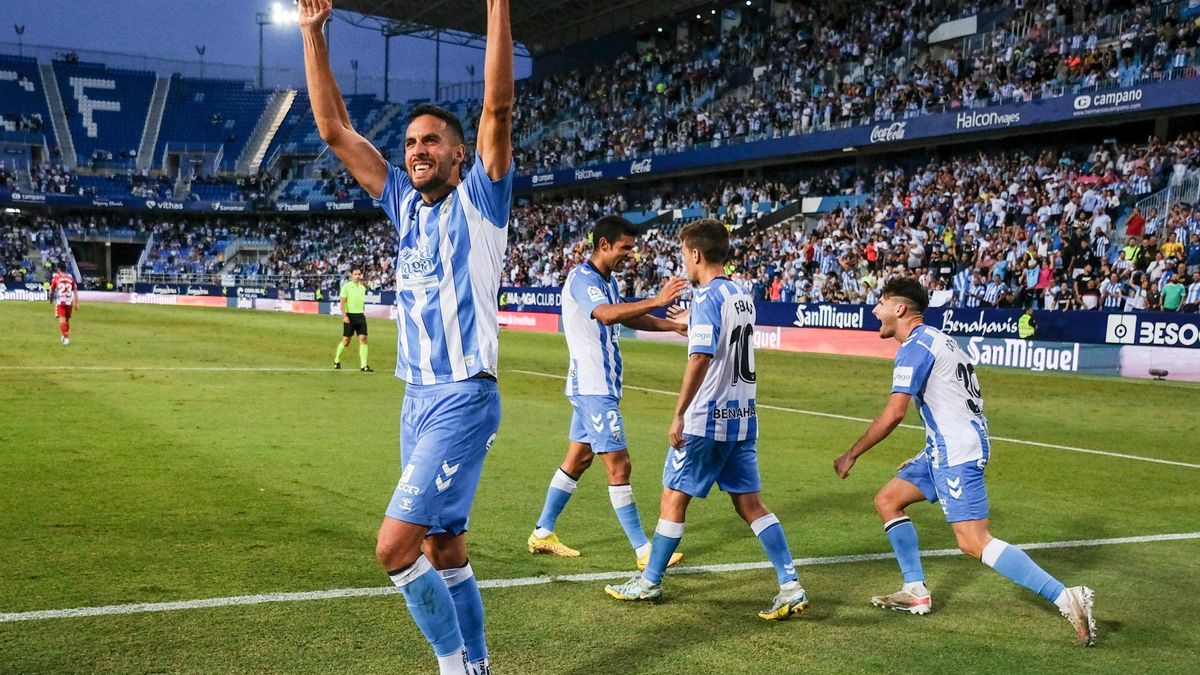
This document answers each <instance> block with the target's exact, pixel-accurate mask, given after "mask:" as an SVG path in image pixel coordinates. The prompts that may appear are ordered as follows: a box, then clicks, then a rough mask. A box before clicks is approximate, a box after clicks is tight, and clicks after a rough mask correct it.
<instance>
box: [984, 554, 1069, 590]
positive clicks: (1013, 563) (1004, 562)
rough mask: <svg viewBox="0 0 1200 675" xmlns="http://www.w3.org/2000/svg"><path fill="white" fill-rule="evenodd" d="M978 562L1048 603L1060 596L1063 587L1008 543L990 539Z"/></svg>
mask: <svg viewBox="0 0 1200 675" xmlns="http://www.w3.org/2000/svg"><path fill="white" fill-rule="evenodd" d="M980 560H982V561H983V564H984V565H987V566H988V567H991V568H992V569H994V570H996V571H997V572H999V573H1000V574H1003V575H1004V576H1006V577H1008V578H1009V579H1011V580H1013V581H1015V582H1017V583H1018V584H1021V585H1022V586H1024V587H1025V588H1028V589H1029V590H1031V591H1033V592H1034V593H1037V594H1038V595H1040V596H1042V597H1043V598H1045V599H1047V600H1049V601H1050V602H1056V601H1057V600H1058V597H1059V596H1060V595H1061V594H1062V592H1063V589H1064V586H1063V584H1062V582H1061V581H1059V580H1058V579H1055V578H1054V577H1052V576H1050V575H1049V574H1048V573H1047V572H1046V570H1044V569H1042V568H1041V567H1038V564H1037V563H1035V562H1033V560H1032V559H1031V558H1030V557H1029V556H1028V555H1026V554H1025V552H1024V551H1022V550H1021V549H1019V548H1017V547H1016V546H1010V545H1009V544H1008V542H1005V541H1001V540H999V539H992V540H991V541H989V542H988V545H987V546H984V547H983V555H981V556H980Z"/></svg>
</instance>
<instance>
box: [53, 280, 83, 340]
mask: <svg viewBox="0 0 1200 675" xmlns="http://www.w3.org/2000/svg"><path fill="white" fill-rule="evenodd" d="M50 302H51V303H52V304H53V305H54V315H55V316H57V317H58V330H59V331H60V332H61V333H62V343H63V344H64V345H69V344H71V314H73V313H74V312H75V310H76V309H78V308H79V284H76V283H75V279H74V278H73V277H72V276H71V275H70V274H67V266H66V265H64V264H62V263H58V266H57V267H56V268H55V272H54V276H53V277H51V279H50Z"/></svg>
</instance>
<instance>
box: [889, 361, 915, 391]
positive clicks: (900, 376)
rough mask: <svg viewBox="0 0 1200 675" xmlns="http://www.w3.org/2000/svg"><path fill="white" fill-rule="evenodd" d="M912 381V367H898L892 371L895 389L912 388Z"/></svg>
mask: <svg viewBox="0 0 1200 675" xmlns="http://www.w3.org/2000/svg"><path fill="white" fill-rule="evenodd" d="M912 379H913V369H912V366H896V369H895V370H893V371H892V386H893V387H910V386H912Z"/></svg>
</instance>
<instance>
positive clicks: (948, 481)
mask: <svg viewBox="0 0 1200 675" xmlns="http://www.w3.org/2000/svg"><path fill="white" fill-rule="evenodd" d="M960 483H962V477H961V476H959V477H958V478H955V479H953V480H951V479H949V478H947V479H946V485H949V486H950V487H952V488H956V487H958V486H959V484H960Z"/></svg>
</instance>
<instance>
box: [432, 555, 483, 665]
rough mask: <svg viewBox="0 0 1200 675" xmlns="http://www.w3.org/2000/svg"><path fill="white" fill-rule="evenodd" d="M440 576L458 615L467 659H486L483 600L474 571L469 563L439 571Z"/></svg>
mask: <svg viewBox="0 0 1200 675" xmlns="http://www.w3.org/2000/svg"><path fill="white" fill-rule="evenodd" d="M440 574H441V575H442V581H445V582H446V586H447V587H449V589H450V597H451V598H453V599H454V611H455V613H456V614H457V615H458V629H459V631H460V632H461V633H462V636H463V643H464V644H465V645H466V647H467V659H468V660H469V661H481V660H483V659H486V658H487V657H488V651H487V642H486V641H485V640H484V636H483V598H481V597H480V596H479V584H477V583H475V571H474V570H472V569H471V563H469V562H468V563H467V564H466V565H464V566H463V567H456V568H453V569H448V570H441V572H440Z"/></svg>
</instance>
